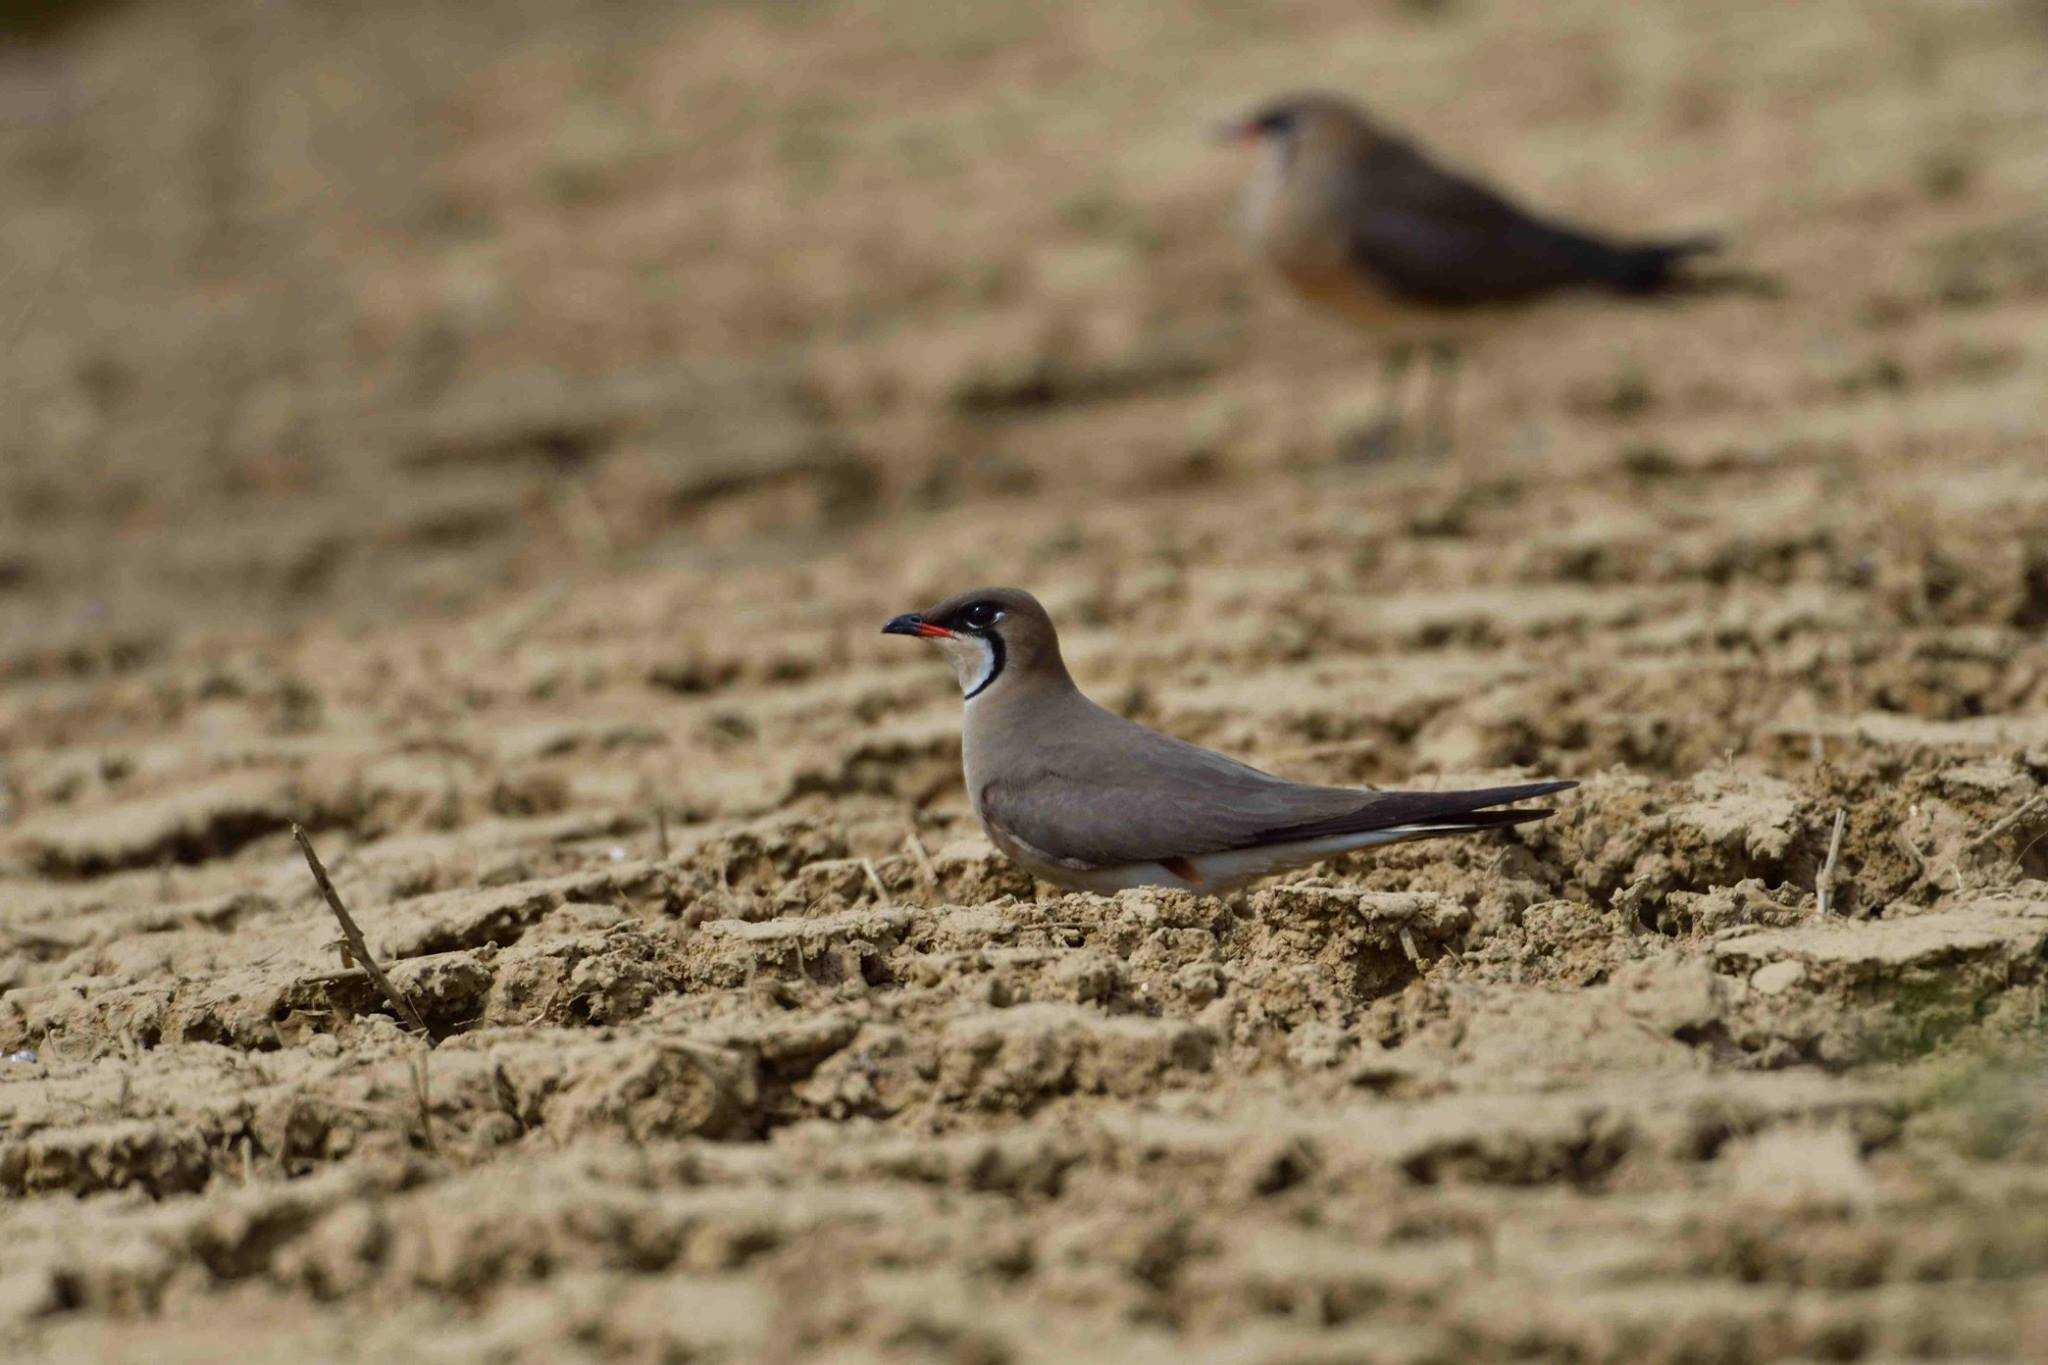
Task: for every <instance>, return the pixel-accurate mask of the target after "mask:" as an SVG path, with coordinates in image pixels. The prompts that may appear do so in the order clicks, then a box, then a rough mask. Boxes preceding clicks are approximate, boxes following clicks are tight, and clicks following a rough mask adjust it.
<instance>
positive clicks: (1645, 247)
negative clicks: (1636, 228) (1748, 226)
mask: <svg viewBox="0 0 2048 1365" xmlns="http://www.w3.org/2000/svg"><path fill="white" fill-rule="evenodd" d="M1720 249H1721V239H1720V238H1719V237H1716V236H1714V235H1712V234H1711V233H1702V234H1701V235H1699V236H1696V237H1677V238H1673V239H1672V240H1670V241H1667V242H1640V243H1637V244H1635V245H1632V246H1622V247H1616V248H1615V249H1614V259H1613V264H1612V269H1611V271H1610V272H1609V275H1608V280H1609V282H1610V283H1612V284H1613V286H1614V287H1615V288H1616V289H1617V290H1619V291H1621V292H1622V293H1624V294H1656V293H1661V292H1662V291H1664V290H1666V289H1671V288H1673V287H1675V286H1678V285H1680V284H1682V283H1687V282H1688V279H1687V277H1686V276H1685V275H1683V274H1681V273H1680V267H1681V266H1683V265H1684V264H1685V263H1686V262H1687V261H1688V260H1690V259H1691V258H1693V257H1694V256H1704V255H1707V254H1709V253H1711V252H1715V251H1719V250H1720Z"/></svg>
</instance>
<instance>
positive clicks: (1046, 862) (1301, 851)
mask: <svg viewBox="0 0 2048 1365" xmlns="http://www.w3.org/2000/svg"><path fill="white" fill-rule="evenodd" d="M1434 832H1436V831H1433V830H1427V829H1422V828H1418V827H1413V826H1407V827H1398V828H1395V829H1376V830H1368V831H1365V832H1363V833H1359V834H1335V835H1331V836H1329V837H1328V838H1323V839H1304V840H1300V841H1298V842H1296V843H1290V844H1263V845H1261V846H1259V847H1257V848H1241V849H1230V850H1226V851H1224V852H1221V853H1199V854H1195V855H1194V856H1192V857H1187V858H1174V859H1172V860H1171V861H1170V862H1165V863H1160V862H1143V863H1116V864H1111V865H1108V866H1102V867H1076V866H1074V865H1072V864H1070V863H1062V862H1059V861H1056V860H1054V859H1052V858H1051V857H1049V856H1048V855H1046V854H1044V853H1042V852H1040V851H1039V850H1037V849H1034V848H1032V847H1030V846H1029V845H1028V844H1021V843H1019V842H1018V841H1017V840H1015V839H1012V838H1007V837H1005V836H1003V835H1002V834H1001V833H1000V832H999V831H997V830H996V829H994V828H993V827H991V828H989V837H990V839H991V840H993V841H994V843H995V845H996V847H997V849H999V850H1000V851H1001V852H1002V854H1003V855H1004V856H1005V857H1007V858H1009V859H1010V861H1012V862H1014V863H1016V864H1017V865H1018V866H1019V867H1021V868H1023V869H1024V870H1025V871H1026V872H1029V873H1030V874H1031V875H1032V876H1034V877H1037V878H1039V879H1040V880H1042V881H1048V882H1051V883H1052V884H1053V885H1055V886H1062V887H1065V888H1066V889H1067V890H1069V891H1093V892H1096V893H1097V894H1099V895H1111V894H1113V893H1115V892H1118V891H1129V890H1132V889H1133V888H1136V887H1142V886H1163V887H1168V888H1170V889H1172V890H1175V891H1194V892H1198V893H1200V894H1203V895H1220V894H1221V893H1223V892H1225V891H1233V890H1236V889H1237V888H1238V887H1240V886H1243V885H1245V884H1246V883H1247V882H1255V881H1257V880H1258V879H1259V878H1261V877H1270V876H1272V875H1273V874H1274V873H1276V872H1286V871H1289V870H1291V869H1293V868H1297V867H1307V866H1308V865H1309V864H1311V863H1319V862H1322V861H1323V860H1324V859H1326V858H1335V857H1338V856H1339V855H1341V854H1345V853H1351V852H1354V851H1356V850H1358V849H1361V848H1372V847H1374V846H1375V845H1378V844H1396V843H1401V842H1403V841H1404V840H1408V839H1416V838H1421V837H1424V836H1425V835H1427V834H1429V833H1434Z"/></svg>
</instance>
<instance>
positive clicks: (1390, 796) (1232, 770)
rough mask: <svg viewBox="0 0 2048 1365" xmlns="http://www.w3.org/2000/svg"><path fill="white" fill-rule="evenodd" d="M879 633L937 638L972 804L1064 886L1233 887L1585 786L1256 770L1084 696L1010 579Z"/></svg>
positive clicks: (1458, 827)
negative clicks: (1329, 781) (1298, 775)
mask: <svg viewBox="0 0 2048 1365" xmlns="http://www.w3.org/2000/svg"><path fill="white" fill-rule="evenodd" d="M882 631H883V633H884V634H887V635H910V636H915V637H917V638H919V639H925V640H930V641H932V642H933V643H934V644H936V645H938V647H939V648H940V649H941V650H942V651H944V652H945V654H946V656H947V657H948V659H949V660H950V661H951V662H952V664H953V669H954V672H955V673H956V674H957V676H958V677H959V679H960V690H961V693H962V695H963V696H965V698H966V714H965V717H964V718H963V720H962V724H961V737H960V758H961V766H962V768H963V769H964V770H965V773H966V778H967V795H968V799H969V800H970V801H972V802H973V805H974V813H975V815H976V816H978V817H979V818H980V820H981V825H982V828H983V829H985V830H987V831H988V837H989V839H990V841H991V842H993V843H994V844H995V846H996V847H997V848H998V849H1001V850H1002V852H1003V854H1004V855H1005V856H1007V857H1008V858H1010V859H1011V860H1012V861H1014V862H1016V863H1018V864H1019V865H1021V866H1022V867H1023V868H1024V869H1025V870H1026V871H1028V872H1030V873H1032V874H1033V875H1034V876H1038V877H1042V878H1044V879H1045V880H1046V881H1049V882H1053V883H1055V884H1056V885H1059V886H1064V887H1068V888H1070V889H1072V890H1077V891H1103V892H1109V891H1121V890H1124V889H1126V888H1128V887H1134V886H1166V887H1176V888H1178V889H1180V890H1183V891H1198V892H1204V893H1215V892H1221V891H1227V890H1229V889H1231V888H1232V887H1236V886H1242V885H1243V884H1244V883H1246V882H1249V881H1254V880H1256V879H1258V878H1260V877H1264V876H1267V875H1269V874H1271V873H1274V872H1281V871H1285V870H1286V869H1288V868H1293V867H1303V866H1306V865H1307V864H1309V863H1316V862H1321V861H1322V860H1324V859H1326V858H1334V857H1337V856H1339V855H1340V854H1344V853H1350V852H1352V851H1353V850H1355V849H1361V848H1370V847H1373V846H1374V845H1377V844H1392V843H1400V842H1403V841H1405V840H1409V839H1428V838H1432V837H1435V836H1437V835H1444V834H1471V833H1475V832H1477V831H1480V830H1488V829H1502V828H1505V827H1507V826H1509V825H1519V824H1521V823H1523V822H1524V821H1527V820H1540V819H1542V818H1543V817H1544V816H1546V815H1549V814H1551V812H1550V811H1549V810H1547V809H1533V808H1522V809H1513V810H1493V809H1488V808H1489V807H1495V806H1506V805H1508V804H1509V803H1511V802H1515V801H1523V800H1527V799H1529V798H1531V797H1537V796H1547V795H1549V794H1550V793H1552V792H1560V791H1564V790H1565V789H1566V788H1569V787H1575V786H1577V785H1578V784H1577V783H1576V782H1527V783H1522V784H1519V785H1516V786H1511V787H1485V788H1480V789H1477V790H1472V791H1435V792H1391V791H1360V790H1356V789H1353V788H1350V787H1314V786H1308V785H1305V784H1303V783H1299V782H1289V781H1287V780H1286V779H1284V778H1279V777H1274V776H1272V775H1271V774H1269V773H1262V772H1260V771H1259V770H1258V769H1256V768H1248V767H1246V766H1245V765H1244V764H1242V763H1239V762H1237V761H1236V760H1235V759H1230V758H1226V757H1224V756H1223V755H1222V754H1219V753H1214V752H1212V751H1210V750H1208V749H1202V748H1198V747H1196V746H1195V745H1193V744H1189V743H1187V742H1186V741H1185V740H1179V739H1173V738H1171V737H1169V736H1167V735H1162V734H1160V733H1159V732H1158V731H1156V730H1148V729H1146V728H1145V727H1144V726H1142V725H1139V724H1137V723H1136V722H1135V721H1129V720H1125V719H1124V718H1123V717H1122V716H1119V715H1117V714H1115V713H1114V712H1110V711H1105V710H1103V709H1102V708H1101V707H1100V706H1097V705H1096V704H1095V703H1094V702H1092V701H1090V700H1088V698H1087V697H1085V696H1083V695H1082V694H1081V689H1080V688H1078V687H1076V686H1074V680H1073V679H1072V678H1071V677H1069V676H1067V666H1066V664H1065V663H1064V662H1063V661H1062V660H1061V659H1060V643H1059V637H1058V634H1057V633H1056V632H1055V631H1054V630H1053V624H1052V618H1051V617H1050V616H1048V615H1046V611H1045V608H1044V607H1042V606H1040V605H1039V604H1038V599H1036V598H1035V597H1033V596H1032V595H1031V594H1030V593H1027V592H1023V591H1021V590H1019V589H1016V588H979V589H976V590H975V591H973V592H964V593H960V594H958V595H957V596H954V597H949V598H947V599H946V600H945V601H943V602H941V603H939V604H938V605H937V606H935V607H933V608H932V609H931V610H929V611H925V612H914V613H911V614H909V615H905V616H898V617H896V618H895V619H894V620H892V621H890V622H889V623H888V624H887V625H885V626H883V627H882Z"/></svg>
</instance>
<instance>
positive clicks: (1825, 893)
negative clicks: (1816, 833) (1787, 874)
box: [1813, 810, 1849, 915]
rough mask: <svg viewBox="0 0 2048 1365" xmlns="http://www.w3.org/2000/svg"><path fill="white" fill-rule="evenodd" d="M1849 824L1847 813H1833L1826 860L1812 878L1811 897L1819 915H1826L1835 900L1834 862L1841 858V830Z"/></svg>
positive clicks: (1841, 811)
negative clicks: (1818, 873) (1833, 817)
mask: <svg viewBox="0 0 2048 1365" xmlns="http://www.w3.org/2000/svg"><path fill="white" fill-rule="evenodd" d="M1848 822H1849V812H1848V811H1847V810H1838V811H1836V812H1835V832H1834V833H1833V834H1831V835H1829V836H1828V860H1827V861H1826V862H1825V863H1822V864H1821V869H1820V876H1818V877H1816V878H1814V881H1813V895H1814V899H1815V901H1816V902H1817V903H1818V904H1819V906H1820V913H1821V914H1822V915H1826V914H1827V913H1828V910H1829V907H1830V904H1831V902H1833V900H1834V898H1835V860H1836V859H1837V858H1839V857H1841V856H1842V829H1843V827H1844V826H1845V825H1847V824H1848Z"/></svg>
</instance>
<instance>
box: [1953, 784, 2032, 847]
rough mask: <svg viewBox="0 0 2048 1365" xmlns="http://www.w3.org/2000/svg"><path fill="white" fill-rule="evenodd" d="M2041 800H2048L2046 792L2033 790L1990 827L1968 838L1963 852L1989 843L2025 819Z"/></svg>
mask: <svg viewBox="0 0 2048 1365" xmlns="http://www.w3.org/2000/svg"><path fill="white" fill-rule="evenodd" d="M2043 801H2048V792H2035V793H2034V794H2033V795H2032V796H2030V797H2028V798H2027V799H2026V800H2024V801H2022V802H2020V804H2019V806H2018V808H2017V809H2014V810H2012V811H2010V812H2008V813H2007V814H2006V815H2005V816H2004V817H2003V818H2001V819H2000V820H1999V821H1998V823H1996V824H1994V825H1993V826H1991V828H1990V829H1987V830H1985V831H1984V832H1983V833H1982V834H1980V835H1978V836H1977V837H1976V838H1974V839H1972V840H1970V842H1968V843H1967V844H1964V845H1963V851H1964V852H1965V853H1975V852H1976V851H1977V850H1978V849H1980V848H1982V847H1984V845H1986V844H1988V843H1990V842H1991V841H1992V840H1993V839H1996V838H1997V837H1998V836H1999V835H2001V834H2003V833H2005V832H2006V831H2007V830H2009V829H2011V828H2012V827H2013V826H2014V825H2016V824H2018V823H2019V822H2020V821H2022V820H2024V819H2026V817H2027V816H2028V815H2029V814H2031V813H2032V812H2033V809H2034V808H2035V807H2036V806H2038V805H2040V804H2041V803H2042V802H2043Z"/></svg>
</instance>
